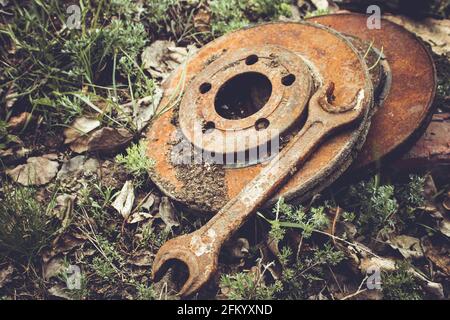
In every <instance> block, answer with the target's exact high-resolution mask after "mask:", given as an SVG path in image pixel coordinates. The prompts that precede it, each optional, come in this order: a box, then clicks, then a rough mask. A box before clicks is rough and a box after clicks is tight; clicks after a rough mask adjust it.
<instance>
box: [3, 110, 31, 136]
mask: <svg viewBox="0 0 450 320" xmlns="http://www.w3.org/2000/svg"><path fill="white" fill-rule="evenodd" d="M30 120H31V113H29V112H22V113H21V114H19V115H18V116H15V117H11V118H10V119H9V120H8V129H9V130H10V131H11V132H18V131H20V130H22V129H23V128H24V127H25V126H26V125H27V124H28V122H30Z"/></svg>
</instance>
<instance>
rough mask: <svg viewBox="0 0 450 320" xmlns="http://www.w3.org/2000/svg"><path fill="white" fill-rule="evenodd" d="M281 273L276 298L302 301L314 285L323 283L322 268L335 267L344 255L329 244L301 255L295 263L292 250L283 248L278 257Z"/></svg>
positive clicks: (323, 272) (323, 271)
mask: <svg viewBox="0 0 450 320" xmlns="http://www.w3.org/2000/svg"><path fill="white" fill-rule="evenodd" d="M278 259H279V261H280V264H281V266H282V267H283V272H282V278H281V283H282V290H280V291H279V292H278V294H277V297H279V298H283V299H304V298H306V296H305V293H306V291H307V290H308V289H309V288H311V287H312V286H313V285H314V283H316V282H318V281H324V279H323V276H324V274H325V270H324V267H326V266H335V265H337V264H339V263H340V262H341V261H342V260H343V259H344V254H343V253H342V252H340V251H336V250H335V249H334V248H333V247H332V246H331V245H330V244H325V245H324V246H323V247H322V248H319V249H316V250H314V251H313V252H308V253H305V254H303V255H302V256H301V257H300V259H299V260H298V261H297V260H295V259H294V258H293V254H292V250H291V249H290V248H288V247H283V248H282V249H281V251H280V255H279V257H278Z"/></svg>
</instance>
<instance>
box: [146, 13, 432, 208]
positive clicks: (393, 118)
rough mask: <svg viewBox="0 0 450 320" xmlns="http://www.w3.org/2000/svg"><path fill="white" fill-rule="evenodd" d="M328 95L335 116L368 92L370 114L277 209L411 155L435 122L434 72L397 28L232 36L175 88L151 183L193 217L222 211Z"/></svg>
mask: <svg viewBox="0 0 450 320" xmlns="http://www.w3.org/2000/svg"><path fill="white" fill-rule="evenodd" d="M324 86H326V100H327V101H326V103H328V104H330V105H334V106H339V105H349V104H351V103H352V101H354V99H355V97H358V95H359V93H361V92H363V94H362V95H361V96H360V101H359V103H361V104H362V105H363V107H364V108H366V109H365V110H367V112H365V114H364V115H363V117H362V119H361V120H360V121H359V122H357V123H356V124H354V125H351V126H346V127H344V128H341V129H340V130H339V131H337V132H333V134H332V135H330V136H328V137H327V139H326V140H325V141H323V142H322V143H321V144H320V146H316V147H315V148H314V151H313V152H312V153H311V154H310V155H309V156H308V159H307V160H306V161H305V162H304V163H303V164H302V165H301V166H300V167H299V168H296V169H297V170H293V172H292V173H291V175H290V177H289V179H288V180H287V181H286V182H285V183H284V185H283V187H281V189H279V190H278V191H277V192H274V194H273V197H272V200H271V201H269V204H270V202H273V201H274V200H276V199H278V197H280V196H283V197H284V198H286V199H287V200H301V199H305V198H306V197H309V196H310V195H312V194H313V193H316V192H319V191H320V190H322V189H323V188H325V187H327V186H329V185H330V184H331V183H332V182H333V181H334V180H336V179H337V178H338V177H339V176H340V175H341V174H342V173H343V172H344V171H346V170H352V171H356V170H359V171H360V170H366V169H368V168H369V167H370V166H373V165H374V164H376V163H379V161H381V160H385V159H389V158H390V157H392V156H394V155H395V154H396V153H398V152H401V150H402V148H404V147H407V146H408V145H410V144H411V143H412V142H413V141H414V138H415V137H417V136H418V135H419V133H420V132H421V129H423V128H424V126H426V124H427V120H428V119H429V118H430V109H431V105H432V101H433V98H434V94H435V87H436V76H435V68H434V65H433V61H432V59H431V57H430V55H429V53H428V51H427V49H426V48H425V47H424V45H423V44H422V43H421V41H419V40H418V39H417V38H416V37H415V36H414V35H413V34H411V33H409V32H408V31H406V30H404V29H403V28H402V27H400V26H398V25H396V24H394V23H391V22H389V21H387V20H382V23H381V29H369V28H368V27H367V17H366V16H363V15H357V14H339V15H328V16H321V17H316V18H312V19H310V20H309V21H307V22H303V23H270V24H263V25H257V26H253V27H250V28H246V29H242V30H238V31H236V32H233V33H230V34H227V35H225V36H223V37H221V38H218V39H217V40H215V41H213V42H211V43H209V44H207V45H206V46H204V47H203V48H202V49H200V50H199V52H198V53H197V54H196V55H195V56H193V57H191V58H190V59H189V60H188V61H187V62H186V64H184V65H182V66H180V67H179V68H178V69H177V70H176V71H175V72H174V73H173V74H172V76H171V77H170V78H169V79H167V80H166V81H165V83H164V92H165V93H164V97H163V99H162V101H161V103H160V105H159V108H158V112H157V114H158V117H157V118H156V120H155V121H154V122H153V123H152V125H151V127H150V129H149V131H148V145H149V148H148V155H149V157H151V158H152V159H154V160H155V166H154V167H153V168H152V170H151V173H150V174H151V177H152V180H153V181H154V182H155V183H156V184H157V185H158V186H159V187H160V188H161V190H162V191H163V192H164V193H166V194H167V195H168V196H169V197H171V198H172V199H174V200H176V201H178V202H180V203H182V204H184V205H186V206H187V207H189V208H192V209H195V210H199V211H203V212H216V211H218V210H219V209H220V208H222V207H223V206H224V205H225V204H226V203H227V202H228V201H229V200H230V199H233V198H234V197H235V196H236V195H238V194H239V192H240V191H241V190H242V189H243V188H244V187H245V186H246V185H247V184H248V183H249V182H250V181H252V180H253V179H254V178H255V177H256V176H257V175H258V174H259V173H260V172H261V170H262V169H263V168H264V167H265V166H266V165H267V164H268V163H270V162H271V161H272V160H273V158H274V156H275V155H276V153H277V152H279V151H280V150H283V148H286V147H287V146H289V144H290V143H291V142H292V138H293V137H295V136H296V134H297V133H299V132H300V130H301V129H302V127H303V125H304V124H305V121H306V119H307V118H308V108H307V107H306V106H307V105H308V104H309V103H310V99H311V97H312V96H313V95H314V94H315V93H316V92H317V91H318V90H320V88H324ZM349 167H350V169H349Z"/></svg>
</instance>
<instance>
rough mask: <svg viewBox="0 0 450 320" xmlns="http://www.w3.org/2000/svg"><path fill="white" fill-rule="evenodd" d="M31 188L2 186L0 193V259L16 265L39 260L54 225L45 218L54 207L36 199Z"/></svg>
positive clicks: (55, 228)
mask: <svg viewBox="0 0 450 320" xmlns="http://www.w3.org/2000/svg"><path fill="white" fill-rule="evenodd" d="M36 196H37V194H36V190H34V189H32V188H26V187H19V186H12V185H9V184H3V185H2V191H1V192H0V221H1V223H0V256H2V257H3V258H9V259H12V260H14V261H16V262H18V263H23V264H30V263H34V262H36V261H37V260H38V257H39V253H40V251H41V250H42V249H43V248H44V247H46V246H49V245H50V243H51V239H52V238H53V236H54V235H55V234H56V231H57V227H58V226H57V224H55V223H54V222H53V221H52V220H51V219H50V218H49V216H48V215H47V214H48V213H50V212H51V210H52V209H53V208H54V203H53V202H52V201H51V202H50V203H46V204H45V203H42V202H41V201H38V200H37V199H36Z"/></svg>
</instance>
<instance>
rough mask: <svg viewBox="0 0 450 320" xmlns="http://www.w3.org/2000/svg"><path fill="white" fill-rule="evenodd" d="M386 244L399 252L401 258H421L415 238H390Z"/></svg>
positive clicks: (420, 248) (421, 252) (421, 253)
mask: <svg viewBox="0 0 450 320" xmlns="http://www.w3.org/2000/svg"><path fill="white" fill-rule="evenodd" d="M388 243H389V244H390V246H391V247H392V248H393V249H396V250H398V251H400V253H401V254H402V256H403V257H405V258H406V259H409V258H421V257H423V250H422V247H421V245H420V240H419V239H417V238H414V237H410V236H406V235H400V236H396V237H394V238H392V239H391V240H389V241H388Z"/></svg>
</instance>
